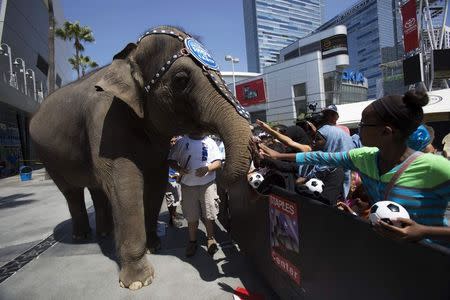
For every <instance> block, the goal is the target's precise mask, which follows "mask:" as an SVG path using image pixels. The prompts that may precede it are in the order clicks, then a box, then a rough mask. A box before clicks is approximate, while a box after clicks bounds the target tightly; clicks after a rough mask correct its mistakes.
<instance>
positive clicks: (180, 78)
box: [173, 72, 189, 92]
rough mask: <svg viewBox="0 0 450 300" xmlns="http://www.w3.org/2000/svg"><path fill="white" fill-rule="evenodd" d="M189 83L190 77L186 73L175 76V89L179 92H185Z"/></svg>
mask: <svg viewBox="0 0 450 300" xmlns="http://www.w3.org/2000/svg"><path fill="white" fill-rule="evenodd" d="M188 83H189V75H188V73H186V72H178V73H177V74H175V78H174V81H173V87H174V89H176V90H177V91H180V92H181V91H184V90H185V89H186V87H187V85H188Z"/></svg>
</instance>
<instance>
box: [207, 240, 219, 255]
mask: <svg viewBox="0 0 450 300" xmlns="http://www.w3.org/2000/svg"><path fill="white" fill-rule="evenodd" d="M207 246H208V253H209V255H214V253H216V252H217V250H219V248H218V247H217V242H216V240H215V239H214V238H209V239H208V241H207Z"/></svg>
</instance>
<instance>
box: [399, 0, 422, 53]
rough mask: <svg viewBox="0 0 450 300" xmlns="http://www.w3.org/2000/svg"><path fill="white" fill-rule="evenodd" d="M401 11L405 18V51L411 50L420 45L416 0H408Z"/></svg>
mask: <svg viewBox="0 0 450 300" xmlns="http://www.w3.org/2000/svg"><path fill="white" fill-rule="evenodd" d="M401 11H402V18H403V43H404V46H405V52H409V51H412V50H414V49H417V48H418V47H419V35H418V28H417V14H416V0H408V2H406V3H405V4H404V5H403V6H402V8H401Z"/></svg>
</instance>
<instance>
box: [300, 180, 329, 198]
mask: <svg viewBox="0 0 450 300" xmlns="http://www.w3.org/2000/svg"><path fill="white" fill-rule="evenodd" d="M305 186H306V187H307V188H308V190H309V191H310V192H311V193H312V194H313V195H314V196H317V197H318V196H320V195H321V194H322V192H323V188H324V187H325V184H324V183H323V182H322V180H320V179H317V178H311V179H310V180H308V181H307V182H306V183H305Z"/></svg>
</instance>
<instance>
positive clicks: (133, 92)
mask: <svg viewBox="0 0 450 300" xmlns="http://www.w3.org/2000/svg"><path fill="white" fill-rule="evenodd" d="M135 48H136V45H135V44H131V43H130V44H128V45H127V46H126V47H125V48H124V49H123V50H122V51H120V52H119V53H117V54H116V55H114V59H113V62H112V63H111V65H109V66H108V67H107V68H106V72H105V74H104V75H103V77H102V78H101V79H100V81H98V82H97V83H96V84H95V87H96V88H97V90H98V91H105V92H108V93H110V94H112V95H114V96H115V97H117V98H119V99H121V100H122V101H124V102H126V103H127V104H128V105H129V106H130V107H131V108H132V109H133V110H134V112H135V113H136V115H138V117H140V118H143V117H144V109H143V90H144V84H143V79H142V74H141V72H140V70H139V66H138V65H137V64H136V63H134V62H133V60H132V59H130V58H129V54H130V53H131V52H132V51H133V50H134V49H135Z"/></svg>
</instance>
